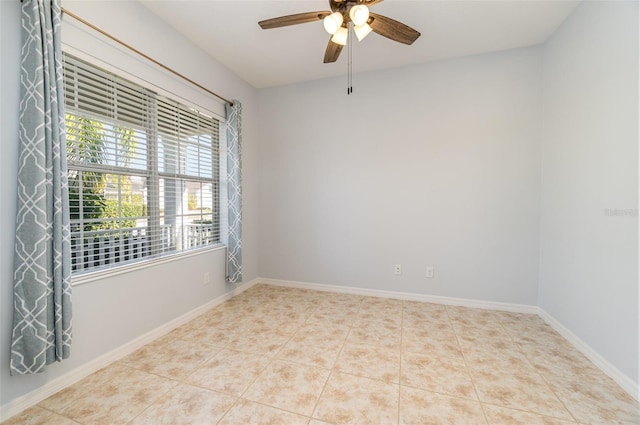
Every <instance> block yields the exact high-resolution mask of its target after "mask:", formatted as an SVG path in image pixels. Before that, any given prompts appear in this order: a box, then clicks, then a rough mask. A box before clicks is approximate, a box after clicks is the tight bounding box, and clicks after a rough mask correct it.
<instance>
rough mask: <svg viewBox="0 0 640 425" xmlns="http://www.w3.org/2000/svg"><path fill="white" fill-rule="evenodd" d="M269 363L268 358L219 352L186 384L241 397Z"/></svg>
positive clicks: (237, 352) (232, 352)
mask: <svg viewBox="0 0 640 425" xmlns="http://www.w3.org/2000/svg"><path fill="white" fill-rule="evenodd" d="M268 363H269V357H267V356H263V355H258V354H251V353H243V352H239V351H233V350H227V349H223V350H221V351H220V352H219V353H218V354H217V355H216V356H215V357H213V358H211V359H209V360H208V361H207V362H206V363H204V364H203V365H202V366H200V367H199V368H198V369H196V370H195V372H193V373H192V374H191V375H190V376H189V377H188V378H186V379H185V381H186V382H188V383H190V384H193V385H198V386H201V387H204V388H209V389H211V390H216V391H222V392H224V393H227V394H233V395H238V396H239V395H241V394H242V393H243V392H244V391H245V390H246V389H247V388H248V387H249V385H251V383H252V382H253V381H255V379H256V378H257V377H258V375H260V373H261V372H262V371H263V370H264V368H265V367H266V366H267V364H268Z"/></svg>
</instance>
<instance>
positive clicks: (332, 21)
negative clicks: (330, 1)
mask: <svg viewBox="0 0 640 425" xmlns="http://www.w3.org/2000/svg"><path fill="white" fill-rule="evenodd" d="M342 21H343V17H342V13H340V12H333V13H332V14H331V15H329V16H326V17H325V18H324V19H323V21H322V23H323V24H324V29H325V30H327V32H328V33H329V34H331V35H333V34H335V33H336V32H337V31H338V30H339V29H340V27H341V25H342Z"/></svg>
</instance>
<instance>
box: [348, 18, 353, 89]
mask: <svg viewBox="0 0 640 425" xmlns="http://www.w3.org/2000/svg"><path fill="white" fill-rule="evenodd" d="M347 25H348V26H349V32H348V35H347V49H348V50H349V51H348V54H349V60H348V65H347V75H348V76H347V79H348V82H347V94H348V95H349V94H351V93H353V63H352V62H353V61H352V59H353V53H352V48H351V45H352V44H353V43H352V42H351V41H352V40H351V39H352V37H353V36H352V35H351V23H349V24H347Z"/></svg>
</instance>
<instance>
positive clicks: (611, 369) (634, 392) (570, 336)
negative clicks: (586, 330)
mask: <svg viewBox="0 0 640 425" xmlns="http://www.w3.org/2000/svg"><path fill="white" fill-rule="evenodd" d="M538 310H539V311H538V314H539V315H540V317H542V318H543V319H544V321H545V322H547V323H548V324H549V326H551V327H552V328H553V329H555V330H556V331H557V332H558V333H559V334H560V335H562V336H563V337H564V338H565V339H566V340H567V341H569V342H570V343H571V344H572V345H573V346H574V347H576V348H577V349H578V350H579V351H580V352H581V353H582V354H584V355H585V356H586V357H587V358H588V359H589V360H591V361H592V362H593V364H595V365H596V366H597V367H598V368H599V369H600V370H601V371H602V372H604V373H605V374H606V375H607V376H609V377H610V378H611V379H613V380H614V381H616V383H617V384H618V385H620V387H621V388H622V389H623V390H625V391H626V392H627V393H628V394H629V395H630V396H631V397H633V398H635V399H636V400H640V383H637V382H634V381H633V379H631V378H629V377H628V376H627V375H625V374H624V373H622V372H621V371H620V369H618V368H617V367H615V366H614V365H612V364H611V362H609V361H608V360H607V359H605V358H604V357H602V356H601V355H600V354H599V353H598V352H597V351H596V350H594V349H593V348H591V346H590V345H589V344H587V343H586V342H584V341H583V340H582V339H580V337H578V336H577V335H576V334H574V333H573V332H571V331H570V330H569V329H568V328H567V327H565V326H564V325H563V324H562V323H560V322H559V321H558V320H557V319H556V318H555V317H553V316H552V315H550V314H549V313H547V312H546V311H545V310H543V309H542V308H538Z"/></svg>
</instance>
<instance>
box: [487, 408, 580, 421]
mask: <svg viewBox="0 0 640 425" xmlns="http://www.w3.org/2000/svg"><path fill="white" fill-rule="evenodd" d="M482 407H483V408H484V412H485V414H486V416H487V420H488V422H489V425H572V424H574V425H575V424H576V422H573V421H565V420H561V419H557V418H552V417H549V416H541V415H536V414H535V413H529V412H523V411H521V410H513V409H507V408H506V407H498V406H491V405H488V404H485V405H483V406H482Z"/></svg>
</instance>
